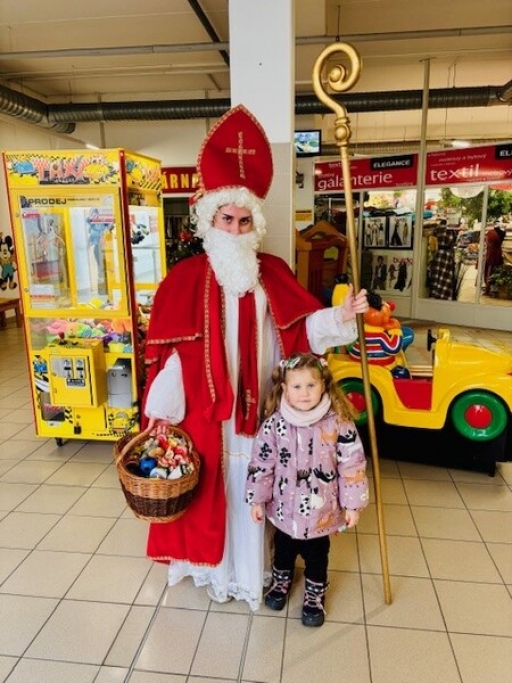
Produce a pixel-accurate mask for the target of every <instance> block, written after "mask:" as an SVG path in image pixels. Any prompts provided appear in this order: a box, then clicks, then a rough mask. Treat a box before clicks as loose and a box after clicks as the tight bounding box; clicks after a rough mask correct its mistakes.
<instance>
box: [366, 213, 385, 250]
mask: <svg viewBox="0 0 512 683" xmlns="http://www.w3.org/2000/svg"><path fill="white" fill-rule="evenodd" d="M386 244H387V234H386V216H366V217H365V219H364V240H363V246H365V247H367V248H369V249H372V248H373V249H379V248H380V249H382V248H383V247H385V246H386Z"/></svg>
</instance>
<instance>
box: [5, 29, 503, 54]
mask: <svg viewBox="0 0 512 683" xmlns="http://www.w3.org/2000/svg"><path fill="white" fill-rule="evenodd" d="M212 30H213V29H212ZM508 33H512V24H506V25H503V26H474V27H469V28H452V29H434V30H426V31H396V32H391V33H352V34H347V35H343V36H342V37H341V38H342V40H343V41H344V42H348V43H354V44H356V45H357V44H358V43H368V42H390V41H399V40H431V39H433V38H451V37H453V38H459V37H461V36H466V37H472V36H486V35H499V34H508ZM334 40H336V36H304V37H298V38H296V40H295V45H296V46H300V45H326V44H328V43H331V42H333V41H334ZM223 50H225V51H226V52H227V51H228V50H229V42H212V43H177V44H169V45H167V44H165V43H164V44H160V45H123V46H121V45H119V46H114V47H79V48H67V49H63V50H33V51H30V50H23V51H18V52H2V53H0V62H6V61H12V60H17V59H55V58H65V57H108V56H110V57H113V56H115V55H117V56H123V55H124V56H126V55H148V54H149V55H151V54H166V53H172V52H212V51H213V52H216V51H219V52H222V51H223Z"/></svg>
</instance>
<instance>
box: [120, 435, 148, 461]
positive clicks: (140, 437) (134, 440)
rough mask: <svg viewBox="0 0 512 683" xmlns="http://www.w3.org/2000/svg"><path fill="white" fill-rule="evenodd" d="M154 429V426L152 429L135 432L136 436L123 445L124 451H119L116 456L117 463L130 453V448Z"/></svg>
mask: <svg viewBox="0 0 512 683" xmlns="http://www.w3.org/2000/svg"><path fill="white" fill-rule="evenodd" d="M152 431H153V427H151V428H150V429H149V428H148V429H145V430H144V431H143V432H139V433H138V434H135V436H134V437H133V438H132V439H130V440H129V441H128V442H127V443H126V444H125V445H124V447H123V449H122V451H121V452H120V453H119V455H118V456H117V458H116V465H117V463H118V462H121V460H122V459H123V458H124V456H125V455H126V454H127V453H128V451H129V450H131V449H132V448H133V446H135V444H136V443H138V442H139V441H141V440H142V439H145V438H146V436H149V435H150V434H151V432H152Z"/></svg>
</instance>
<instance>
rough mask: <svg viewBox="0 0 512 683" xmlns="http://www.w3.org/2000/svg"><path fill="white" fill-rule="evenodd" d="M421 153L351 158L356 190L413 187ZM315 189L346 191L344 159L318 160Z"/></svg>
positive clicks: (327, 191) (351, 169)
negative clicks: (342, 163)
mask: <svg viewBox="0 0 512 683" xmlns="http://www.w3.org/2000/svg"><path fill="white" fill-rule="evenodd" d="M417 169H418V155H417V154H401V155H397V156H388V157H377V158H372V159H351V160H350V177H351V183H352V190H370V189H371V190H380V189H386V188H394V187H412V186H414V185H416V183H417V173H418V170H417ZM314 185H315V192H321V193H329V192H343V189H344V188H343V178H342V173H341V162H340V161H321V162H318V163H316V164H315V178H314Z"/></svg>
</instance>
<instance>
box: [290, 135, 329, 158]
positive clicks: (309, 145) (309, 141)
mask: <svg viewBox="0 0 512 683" xmlns="http://www.w3.org/2000/svg"><path fill="white" fill-rule="evenodd" d="M293 144H294V147H295V153H296V154H297V156H298V157H316V156H319V154H320V148H321V146H322V131H320V130H296V131H295V133H294V134H293Z"/></svg>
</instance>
